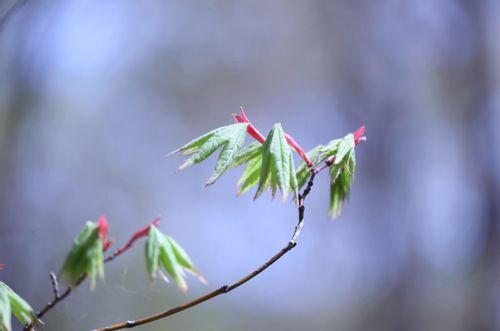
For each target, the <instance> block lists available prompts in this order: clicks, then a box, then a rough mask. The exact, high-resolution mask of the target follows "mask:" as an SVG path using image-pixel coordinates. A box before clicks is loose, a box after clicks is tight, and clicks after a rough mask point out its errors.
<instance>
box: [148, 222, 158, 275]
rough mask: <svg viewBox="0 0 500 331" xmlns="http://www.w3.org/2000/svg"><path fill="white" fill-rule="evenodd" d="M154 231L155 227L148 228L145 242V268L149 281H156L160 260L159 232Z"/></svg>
mask: <svg viewBox="0 0 500 331" xmlns="http://www.w3.org/2000/svg"><path fill="white" fill-rule="evenodd" d="M153 229H154V230H153ZM155 230H156V227H154V226H152V227H150V228H149V234H148V240H147V241H146V268H147V270H148V275H149V279H150V280H151V281H154V280H155V279H156V274H157V273H158V259H159V258H160V242H159V241H160V240H159V237H158V235H159V232H158V230H156V231H155Z"/></svg>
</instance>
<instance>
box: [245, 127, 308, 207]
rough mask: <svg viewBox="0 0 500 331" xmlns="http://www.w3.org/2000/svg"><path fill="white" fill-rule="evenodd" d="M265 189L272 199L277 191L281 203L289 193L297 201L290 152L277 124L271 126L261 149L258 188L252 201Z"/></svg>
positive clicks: (295, 180) (296, 188) (295, 182)
mask: <svg viewBox="0 0 500 331" xmlns="http://www.w3.org/2000/svg"><path fill="white" fill-rule="evenodd" d="M267 188H270V189H271V193H272V196H273V197H274V196H275V194H276V191H277V190H278V189H279V190H280V191H281V194H282V199H283V201H286V199H287V197H288V194H289V193H290V192H292V193H293V195H294V199H295V202H296V203H297V201H298V184H297V176H296V174H295V167H294V165H293V157H292V151H291V149H290V147H289V146H288V144H287V141H286V138H285V134H284V132H283V129H282V128H281V124H279V123H277V124H275V125H274V126H273V128H272V130H271V131H270V132H269V134H268V135H267V138H266V142H265V143H264V146H263V147H262V165H261V167H260V178H259V186H258V188H257V192H256V193H255V197H254V199H257V198H258V197H259V196H260V195H261V194H262V193H263V192H264V191H265V190H266V189H267Z"/></svg>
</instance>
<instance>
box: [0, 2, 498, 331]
mask: <svg viewBox="0 0 500 331" xmlns="http://www.w3.org/2000/svg"><path fill="white" fill-rule="evenodd" d="M13 3H14V2H13V1H12V0H9V1H7V0H5V1H1V2H0V13H2V14H1V15H5V13H7V12H9V8H11V6H12V5H13ZM499 15H500V2H499V1H495V0H484V1H452V0H440V1H434V0H419V1H402V0H399V1H398V0H380V1H369V0H365V1H346V0H343V1H341V0H338V1H272V2H258V1H238V2H230V1H203V2H199V1H159V0H148V1H132V0H120V1H116V0H109V1H91V0H86V1H80V0H73V1H62V0H51V1H49V0H37V1H34V0H26V1H23V0H21V1H20V4H19V5H18V6H17V7H16V9H15V10H14V11H12V12H11V13H10V15H9V17H8V19H6V20H3V21H2V24H1V26H0V73H1V74H0V262H2V263H5V264H6V268H5V270H3V271H1V272H0V279H1V280H2V281H4V282H6V283H7V284H9V285H11V287H12V288H13V289H14V290H15V291H17V292H18V293H19V294H21V295H22V296H23V297H25V298H26V299H27V300H28V301H29V302H30V303H31V304H32V305H33V306H34V307H36V308H39V307H41V306H42V305H43V304H45V302H46V301H47V300H48V299H49V298H50V297H51V295H52V290H51V286H50V281H49V277H48V273H49V272H50V271H57V270H58V269H59V268H60V266H61V264H62V261H63V259H64V257H65V254H66V252H67V251H68V249H69V247H70V246H71V243H72V240H73V238H74V237H75V235H76V234H77V233H78V232H79V231H80V230H81V228H82V227H83V224H84V222H85V221H86V220H97V218H98V216H99V214H101V213H104V214H106V215H107V217H108V220H109V222H110V223H111V237H113V238H115V239H116V245H121V244H123V243H124V242H125V241H126V240H127V239H128V237H129V236H130V234H131V233H132V232H133V231H135V230H136V229H138V228H139V227H141V226H144V225H145V224H147V223H149V222H150V221H151V220H152V219H153V218H154V217H155V216H157V215H158V214H161V216H162V223H161V225H160V229H161V230H162V231H164V232H166V233H168V234H170V235H172V236H173V237H174V238H176V239H177V241H178V242H179V243H180V244H181V245H182V246H183V247H185V248H186V250H187V251H188V252H189V253H190V256H191V258H192V259H193V261H194V262H195V264H196V265H197V266H198V268H199V269H200V270H201V271H202V273H203V274H204V276H205V277H206V278H207V279H208V285H202V284H199V283H198V282H197V281H196V279H194V278H190V279H189V280H188V282H189V285H190V289H189V291H188V293H187V294H185V295H184V294H182V293H181V292H180V291H179V290H178V289H177V288H176V287H175V286H172V285H168V284H164V283H162V282H157V284H156V285H155V286H154V287H150V286H149V282H148V277H147V274H146V271H145V263H144V258H143V254H144V253H143V251H144V248H143V242H141V243H137V245H136V246H137V247H135V249H133V250H131V251H129V252H128V253H127V254H125V255H124V256H122V257H120V259H118V260H116V261H114V262H113V263H110V264H108V265H106V280H105V282H99V283H98V286H97V289H96V290H95V291H94V292H90V291H89V289H88V284H86V285H84V286H81V287H80V288H79V289H78V290H77V291H76V293H74V294H72V295H71V296H70V297H69V298H68V299H67V300H65V301H64V302H62V303H61V304H60V305H59V306H57V308H55V309H54V310H53V311H52V312H50V313H49V314H48V315H47V316H46V317H45V318H44V319H43V320H44V321H45V323H46V326H45V327H43V328H42V329H43V330H88V329H91V328H95V327H99V326H104V325H108V324H110V323H114V322H118V321H122V320H125V319H134V318H138V317H141V316H143V315H145V314H147V313H151V312H158V311H160V310H163V309H166V308H168V307H173V306H176V305H178V304H180V303H182V302H185V301H188V300H189V299H191V298H194V297H196V296H198V295H200V294H202V293H205V292H207V291H209V290H212V289H215V288H217V287H219V286H220V285H223V284H226V283H228V282H231V281H233V280H236V279H238V278H240V277H241V276H243V275H244V274H246V273H248V272H249V271H251V270H253V269H254V268H256V267H257V266H258V265H260V264H261V263H262V262H264V261H265V260H266V259H268V258H269V257H271V256H272V255H273V254H274V253H275V252H277V251H278V250H279V249H281V248H282V247H283V246H284V245H285V244H286V242H287V241H288V239H289V237H290V235H291V233H292V231H293V227H294V226H295V222H296V219H297V216H296V210H295V208H294V206H293V204H292V203H286V204H282V203H280V202H279V199H276V201H271V199H270V196H269V195H265V196H264V197H263V198H262V199H259V200H257V201H255V202H254V201H253V200H252V196H253V193H249V194H247V195H244V196H242V197H240V198H237V197H236V186H235V183H236V181H237V179H238V178H239V175H240V173H241V170H240V169H238V170H233V171H231V172H230V173H229V174H228V175H226V176H224V177H223V178H221V179H220V180H219V181H218V182H217V183H216V184H215V185H214V186H212V187H209V188H204V187H203V183H204V182H205V181H206V180H207V179H208V178H209V177H210V175H211V172H212V170H213V166H214V164H215V159H214V158H213V157H212V158H211V160H209V161H207V162H205V163H203V164H201V165H198V166H194V167H191V168H189V169H187V170H185V171H182V172H177V171H176V170H175V169H176V167H177V166H178V165H179V164H180V163H181V161H182V160H181V158H179V157H175V156H173V157H170V158H167V159H162V158H161V157H162V156H163V155H164V154H166V153H168V152H170V151H172V150H173V149H175V148H177V147H179V146H180V145H182V144H184V143H186V142H187V141H188V140H191V139H192V138H194V137H197V136H199V135H201V134H203V133H205V132H207V131H209V130H211V129H213V128H215V127H219V126H223V125H226V124H230V123H232V119H231V113H232V112H237V111H238V109H239V107H240V105H243V106H245V107H246V109H247V115H248V116H249V118H250V119H251V120H252V121H253V123H254V124H255V125H256V126H257V127H258V128H259V129H260V130H261V131H262V132H263V133H265V134H266V133H267V132H268V131H269V129H270V128H271V127H272V125H273V123H276V122H281V123H282V124H283V126H284V128H285V130H286V131H287V132H289V133H290V134H292V135H293V136H294V137H295V138H296V140H298V141H299V143H300V144H301V145H302V146H303V147H304V148H305V149H307V150H308V149H310V148H312V147H314V146H316V145H317V144H320V143H326V142H328V141H329V140H331V139H333V138H338V137H341V136H343V135H344V134H346V133H347V132H352V131H354V130H355V129H356V128H357V127H359V126H360V125H362V124H366V126H367V137H368V142H367V143H365V144H361V145H360V146H358V148H357V158H358V171H357V177H356V181H355V182H354V186H353V188H352V192H351V199H350V201H349V203H348V204H347V205H346V207H345V208H344V211H343V214H342V215H341V217H340V218H339V219H338V220H337V221H335V222H332V221H330V220H329V218H328V216H327V209H328V179H327V178H328V177H327V176H326V174H321V175H320V176H319V177H318V178H317V180H316V185H315V187H314V190H313V192H312V194H311V195H310V196H309V199H308V201H307V212H306V225H305V228H304V231H303V233H302V235H301V237H300V242H299V246H298V247H297V248H296V249H295V250H293V251H292V252H290V253H289V254H288V255H286V256H285V257H284V258H283V259H282V260H280V261H279V262H278V263H276V264H275V265H273V266H272V267H271V268H270V269H268V270H267V271H266V272H265V273H263V274H262V275H260V276H259V277H257V278H255V279H254V280H252V281H251V282H250V283H248V284H246V285H244V286H243V287H241V288H239V289H237V290H236V291H234V292H231V293H230V294H228V295H224V296H221V297H218V298H216V299H214V300H212V301H210V302H207V303H205V304H203V305H201V306H198V307H196V308H194V309H191V310H189V311H186V312H183V313H181V314H178V315H175V316H174V317H172V318H169V319H166V320H162V321H159V322H156V323H153V324H149V325H146V326H144V327H142V328H140V329H141V330H179V331H182V330H204V331H211V330H213V331H224V330H241V331H245V330H249V331H250V330H287V331H294V330H297V331H298V330H304V329H306V330H309V331H313V330H314V331H323V330H325V331H326V330H347V331H351V330H352V331H355V330H415V331H417V330H454V331H460V330H464V331H470V330H473V331H476V330H477V331H479V330H500V226H499V221H500V217H499V208H500V190H499V187H500V185H499V183H500V148H499V142H500V135H499V132H500V111H499V109H500V39H499V38H498V35H499V34H500V20H499V19H498V17H499ZM247 141H250V139H248V138H247ZM298 161H299V160H298V159H296V163H298Z"/></svg>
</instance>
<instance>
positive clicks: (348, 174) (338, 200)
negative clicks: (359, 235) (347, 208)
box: [329, 149, 356, 218]
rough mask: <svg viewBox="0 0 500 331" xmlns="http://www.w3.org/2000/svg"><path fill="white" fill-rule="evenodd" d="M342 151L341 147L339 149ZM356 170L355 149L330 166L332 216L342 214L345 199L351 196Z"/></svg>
mask: <svg viewBox="0 0 500 331" xmlns="http://www.w3.org/2000/svg"><path fill="white" fill-rule="evenodd" d="M339 152H340V149H339ZM355 171H356V155H355V151H354V149H351V150H350V151H349V154H348V155H346V157H344V158H341V161H340V162H339V163H337V164H333V165H332V166H330V210H329V214H330V216H331V217H332V218H336V217H338V216H339V215H340V213H341V211H342V207H343V205H344V203H345V201H346V200H347V199H348V198H349V192H350V189H351V184H352V182H353V180H354V172H355Z"/></svg>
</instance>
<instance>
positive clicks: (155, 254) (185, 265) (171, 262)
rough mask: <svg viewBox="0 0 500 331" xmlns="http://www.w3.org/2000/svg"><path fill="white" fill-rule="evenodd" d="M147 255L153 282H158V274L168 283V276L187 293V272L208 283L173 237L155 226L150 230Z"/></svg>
mask: <svg viewBox="0 0 500 331" xmlns="http://www.w3.org/2000/svg"><path fill="white" fill-rule="evenodd" d="M145 253H146V267H147V270H148V274H149V277H150V279H151V281H152V282H154V281H155V280H156V276H157V274H158V273H160V274H161V275H162V276H163V279H165V280H166V281H168V278H167V275H168V277H170V278H171V279H173V280H174V282H175V283H176V284H177V286H179V288H180V289H181V290H182V291H184V292H185V291H186V290H187V284H186V281H185V279H184V278H185V276H186V274H185V271H187V272H189V273H191V274H193V275H195V276H196V277H198V279H199V280H200V281H201V282H203V283H205V282H206V281H205V279H204V278H203V276H202V275H201V274H200V272H199V271H198V270H197V269H196V268H195V267H194V265H193V262H191V259H190V258H189V256H188V255H187V253H186V251H185V250H184V249H183V248H182V247H181V246H180V245H179V244H178V243H177V242H176V241H175V240H174V239H173V238H172V237H170V236H167V235H165V234H163V233H161V232H160V231H159V230H158V229H157V228H156V227H154V226H151V227H150V229H149V234H148V239H147V241H146V250H145Z"/></svg>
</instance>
